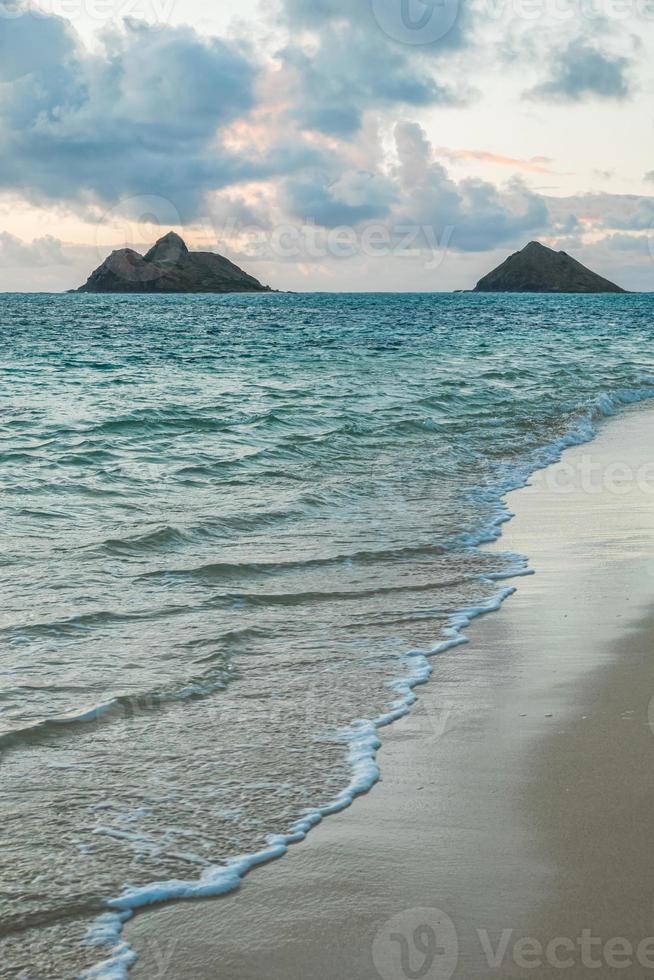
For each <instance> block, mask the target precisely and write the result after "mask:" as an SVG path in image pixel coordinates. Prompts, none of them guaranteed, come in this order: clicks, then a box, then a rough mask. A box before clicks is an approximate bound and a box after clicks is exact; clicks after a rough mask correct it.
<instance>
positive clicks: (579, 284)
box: [473, 242, 626, 293]
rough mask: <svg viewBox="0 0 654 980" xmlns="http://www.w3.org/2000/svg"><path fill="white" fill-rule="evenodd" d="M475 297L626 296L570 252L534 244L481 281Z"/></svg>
mask: <svg viewBox="0 0 654 980" xmlns="http://www.w3.org/2000/svg"><path fill="white" fill-rule="evenodd" d="M473 292H475V293H624V292H626V290H625V289H622V288H621V287H620V286H616V285H615V283H613V282H609V280H608V279H603V278H602V276H598V275H597V273H595V272H591V270H590V269H587V268H586V266H585V265H582V264H581V262H577V260H576V259H573V258H572V257H571V256H570V255H568V254H567V252H555V251H554V249H551V248H548V247H547V246H546V245H542V244H541V243H540V242H530V243H529V245H527V246H526V247H525V248H523V249H522V251H520V252H515V253H514V254H513V255H510V256H509V258H508V259H507V260H506V261H505V262H503V263H502V265H500V266H498V267H497V269H494V270H493V271H492V272H489V273H488V275H487V276H484V278H483V279H480V280H479V282H478V283H477V285H476V286H475V288H474V290H473Z"/></svg>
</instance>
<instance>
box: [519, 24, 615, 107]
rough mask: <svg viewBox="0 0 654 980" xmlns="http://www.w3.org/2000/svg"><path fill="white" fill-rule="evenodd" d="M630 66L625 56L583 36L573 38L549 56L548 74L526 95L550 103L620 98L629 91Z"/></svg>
mask: <svg viewBox="0 0 654 980" xmlns="http://www.w3.org/2000/svg"><path fill="white" fill-rule="evenodd" d="M630 67H631V61H630V60H629V59H628V58H625V57H623V56H621V55H615V54H610V53H608V52H605V51H602V50H601V49H600V48H599V47H597V46H595V45H594V44H590V43H589V42H588V41H586V40H585V39H583V38H577V39H575V40H574V41H571V42H570V43H569V44H568V46H567V47H565V48H564V49H563V50H562V51H558V52H556V53H555V54H554V55H553V57H552V60H551V63H550V68H549V75H550V77H549V78H548V79H547V80H546V81H544V82H542V83H541V84H540V85H537V86H536V87H535V88H533V89H531V91H530V92H528V93H527V94H528V96H530V97H531V98H534V99H541V100H544V101H553V102H580V101H582V100H583V99H587V98H599V99H624V98H626V97H627V96H628V95H629V92H630V82H629V77H628V76H629V69H630Z"/></svg>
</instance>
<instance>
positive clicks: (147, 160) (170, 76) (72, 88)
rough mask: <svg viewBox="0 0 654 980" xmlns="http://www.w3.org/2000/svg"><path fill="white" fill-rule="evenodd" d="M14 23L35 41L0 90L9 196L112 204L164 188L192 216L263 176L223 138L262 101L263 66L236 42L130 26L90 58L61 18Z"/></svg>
mask: <svg viewBox="0 0 654 980" xmlns="http://www.w3.org/2000/svg"><path fill="white" fill-rule="evenodd" d="M7 24H8V25H9V30H10V31H12V30H16V31H17V32H18V34H17V36H18V37H19V38H25V37H28V36H29V37H30V38H31V42H32V43H31V45H30V46H24V45H23V46H19V47H18V48H17V50H16V52H15V57H14V61H13V67H12V74H14V75H15V76H16V80H15V81H13V82H11V83H10V84H5V85H3V86H0V138H1V139H2V143H3V154H2V158H1V159H0V188H4V189H13V188H19V189H22V190H23V191H24V193H25V196H26V197H28V198H29V199H31V200H33V201H39V200H41V201H43V200H47V199H51V200H68V201H72V200H75V199H78V200H81V199H84V198H86V199H87V200H99V201H106V202H114V201H115V200H117V199H118V198H120V197H122V196H125V195H127V196H130V195H131V196H138V195H143V194H147V195H151V194H152V193H153V188H155V189H156V190H155V191H154V192H155V193H156V194H158V195H160V196H162V197H166V198H169V199H170V200H171V201H173V202H174V204H175V206H176V207H177V208H178V210H180V212H186V213H193V212H194V211H196V210H197V208H198V206H199V202H200V200H201V198H202V196H203V194H204V192H205V191H206V190H207V189H208V188H217V187H221V186H225V185H227V184H229V183H230V182H233V181H235V180H238V179H240V178H241V177H243V176H244V175H248V174H250V173H253V172H256V171H257V169H258V166H259V162H258V161H256V160H255V161H252V160H250V159H248V158H244V157H242V156H240V157H238V156H235V155H231V154H229V153H228V152H227V151H226V150H225V149H224V148H223V147H222V146H221V144H220V138H219V134H220V130H221V128H222V127H224V126H226V125H227V124H229V123H230V122H231V121H232V120H234V119H236V118H237V117H238V116H239V115H241V114H244V113H246V112H247V111H248V110H249V109H250V108H251V107H252V105H253V104H254V83H255V78H256V74H257V69H256V66H255V65H254V64H253V62H252V60H251V59H250V57H249V56H248V52H247V51H246V50H245V49H243V48H242V47H240V46H239V45H236V44H234V43H230V42H226V41H222V40H220V39H219V38H201V37H199V36H198V35H197V34H196V33H195V32H194V31H193V30H192V29H190V28H170V27H167V28H162V29H153V28H152V27H149V26H147V25H145V24H142V23H137V22H134V21H128V22H126V23H125V25H124V28H123V29H122V30H114V31H113V32H111V33H108V34H106V35H105V36H104V38H103V47H102V48H101V49H100V50H98V51H95V52H89V51H87V50H86V49H84V48H83V47H81V46H80V44H79V43H78V40H77V38H76V36H75V35H74V33H73V32H72V30H71V29H70V27H69V26H68V25H67V24H66V22H65V21H62V20H61V19H60V18H56V17H46V16H41V15H39V16H36V15H33V14H31V13H26V14H23V16H22V17H20V18H17V19H15V20H13V21H8V22H7ZM4 30H5V25H4V23H3V32H4ZM3 36H4V35H3ZM35 62H36V64H35ZM23 69H24V70H25V71H23Z"/></svg>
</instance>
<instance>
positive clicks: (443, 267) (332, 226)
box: [0, 0, 654, 292]
mask: <svg viewBox="0 0 654 980" xmlns="http://www.w3.org/2000/svg"><path fill="white" fill-rule="evenodd" d="M653 87H654V0H238V2H237V0H222V2H220V3H213V4H209V3H207V0H202V2H201V0H38V2H37V0H0V140H1V145H2V153H1V154H0V291H27V292H31V291H59V290H63V289H69V288H74V287H76V286H79V285H81V284H82V283H83V282H84V281H85V280H86V278H87V277H88V275H89V274H90V273H91V271H92V270H93V269H94V268H95V267H96V266H98V265H99V264H100V263H101V262H102V261H103V259H104V258H105V257H106V256H107V254H108V253H109V252H110V251H111V250H112V249H114V248H122V247H131V248H136V249H137V250H138V251H145V250H146V249H147V248H148V247H149V246H150V245H151V244H152V243H153V242H154V241H155V240H156V239H157V238H158V237H160V236H161V235H162V234H164V233H166V232H167V231H169V230H171V229H172V230H175V231H177V232H179V233H180V234H182V235H183V237H184V238H185V240H186V241H187V243H188V245H189V247H191V248H197V249H210V250H212V251H218V252H220V253H222V254H224V255H227V256H228V257H229V258H230V259H232V261H235V262H237V263H238V264H239V265H241V266H242V267H244V268H245V269H247V271H249V272H250V273H252V274H253V275H255V276H257V278H259V279H261V280H262V281H263V282H266V283H268V284H270V285H272V286H273V287H274V288H278V289H292V290H347V291H349V290H366V291H367V290H417V291H434V290H449V289H466V288H471V287H472V286H474V284H475V282H476V281H477V280H478V279H479V278H480V277H481V276H482V275H484V274H485V273H486V272H488V271H489V270H490V269H491V268H492V267H494V266H495V265H497V264H498V263H499V262H500V261H502V260H503V259H504V258H505V257H506V256H507V255H508V254H510V253H511V252H514V251H516V250H517V249H519V248H521V247H523V246H524V245H525V244H526V243H527V242H528V241H530V240H532V239H538V240H540V241H543V242H545V243H546V244H549V245H551V246H552V247H554V248H557V249H563V250H565V251H567V252H569V253H570V254H572V255H574V256H575V257H576V258H578V259H580V261H582V262H584V263H586V264H587V265H589V266H591V267H592V268H593V269H595V270H596V271H598V272H600V273H601V274H603V275H605V276H608V277H609V278H611V279H613V280H614V281H617V282H619V283H620V284H621V285H623V286H625V287H626V288H629V289H640V290H654V152H653V149H654V146H653V136H654V103H653V101H652V89H653Z"/></svg>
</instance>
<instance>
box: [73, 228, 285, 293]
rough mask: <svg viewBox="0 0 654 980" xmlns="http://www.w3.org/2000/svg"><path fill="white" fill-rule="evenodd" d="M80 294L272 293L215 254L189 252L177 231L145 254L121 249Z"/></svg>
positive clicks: (87, 283) (106, 261)
mask: <svg viewBox="0 0 654 980" xmlns="http://www.w3.org/2000/svg"><path fill="white" fill-rule="evenodd" d="M77 292H79V293H269V292H271V289H270V286H263V285H262V284H261V283H260V282H259V280H258V279H255V278H254V276H250V275H248V273H247V272H244V271H243V269H239V267H238V266H237V265H234V263H233V262H230V261H229V259H226V258H225V257H224V256H222V255H218V254H216V253H215V252H189V250H188V248H187V246H186V243H185V242H184V240H183V239H182V238H180V236H179V235H176V234H175V232H174V231H171V232H169V233H168V234H167V235H164V237H163V238H160V239H159V241H158V242H157V243H156V244H155V245H153V246H152V248H151V249H150V251H149V252H148V253H147V254H146V255H141V254H140V253H139V252H135V251H134V249H131V248H121V249H118V250H117V251H115V252H112V253H111V255H110V256H109V257H108V258H107V259H105V261H104V262H103V263H102V265H101V266H99V268H97V269H96V270H95V272H93V273H91V275H90V276H89V278H88V280H87V282H86V283H85V284H84V285H83V286H82V287H81V288H80V289H78V290H77Z"/></svg>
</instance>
